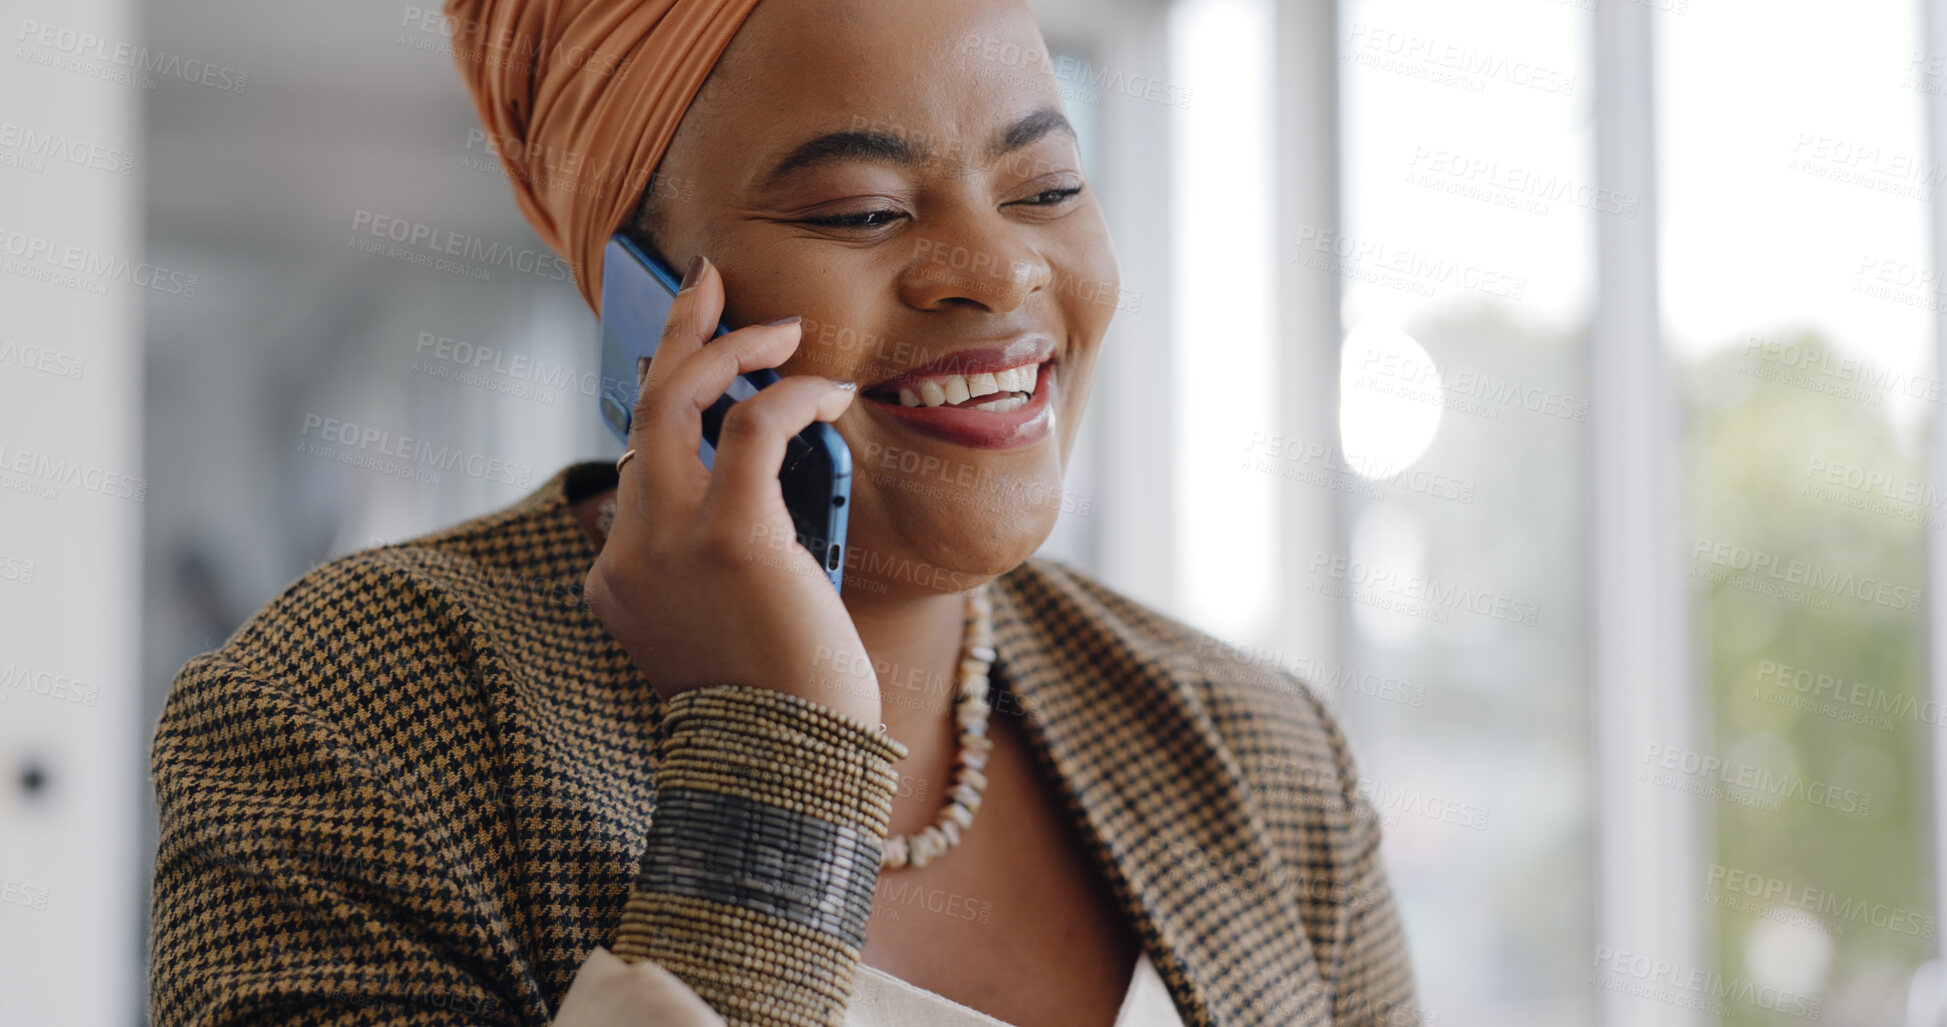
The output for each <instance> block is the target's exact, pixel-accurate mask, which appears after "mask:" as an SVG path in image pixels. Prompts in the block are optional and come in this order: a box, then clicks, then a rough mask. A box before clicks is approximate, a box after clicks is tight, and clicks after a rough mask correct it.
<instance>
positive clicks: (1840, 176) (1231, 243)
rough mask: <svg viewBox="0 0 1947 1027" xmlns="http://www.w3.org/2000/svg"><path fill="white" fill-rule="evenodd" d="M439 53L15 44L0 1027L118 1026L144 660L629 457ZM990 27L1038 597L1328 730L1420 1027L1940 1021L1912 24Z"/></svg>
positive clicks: (144, 864) (332, 26) (107, 7)
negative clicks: (1065, 572) (1106, 227)
mask: <svg viewBox="0 0 1947 1027" xmlns="http://www.w3.org/2000/svg"><path fill="white" fill-rule="evenodd" d="M437 6H438V5H437V4H436V3H434V2H433V0H426V2H425V3H423V4H421V5H417V6H415V5H412V4H400V3H393V2H373V0H356V2H353V3H348V4H339V5H326V6H324V7H317V8H297V7H283V6H279V5H272V6H270V7H255V6H250V5H241V4H234V3H216V4H209V3H190V2H187V0H155V2H153V3H148V4H140V3H135V2H132V0H62V2H58V3H57V2H55V0H21V2H20V3H18V4H15V5H14V6H13V8H12V12H11V13H10V16H9V19H8V24H7V35H8V43H7V46H8V53H7V55H6V56H5V57H4V58H0V87H4V88H0V96H5V97H7V99H6V100H4V101H0V259H4V261H5V264H4V266H0V270H4V271H6V272H7V273H5V274H0V774H4V776H3V777H0V1023H5V1024H22V1025H26V1024H35V1025H41V1024H47V1025H57V1024H87V1025H96V1024H101V1025H125V1024H138V1023H141V1022H143V1020H144V1016H143V1003H144V985H143V974H144V969H145V967H144V957H143V949H144V946H145V942H146V932H147V926H146V918H145V912H146V909H147V904H148V884H149V882H148V874H149V872H150V869H151V859H152V853H153V846H154V839H155V825H154V808H153V804H152V801H151V796H150V794H149V785H148V782H147V780H146V769H147V746H148V743H149V740H150V737H151V735H152V732H153V729H154V723H155V718H156V716H157V713H158V711H159V708H160V704H161V702H162V699H163V697H164V695H165V694H166V690H167V688H168V685H169V682H170V680H171V677H172V676H173V674H174V672H175V670H176V669H177V668H179V667H180V666H181V665H182V663H183V662H184V661H185V660H186V659H188V658H189V657H190V656H192V655H194V654H195V653H198V652H201V651H204V650H206V649H209V648H211V647H214V646H215V645H217V644H219V643H220V642H221V641H222V640H223V639H224V638H225V637H226V636H227V635H228V633H229V632H230V631H231V630H232V629H234V628H235V627H236V625H237V624H238V623H239V622H240V620H241V619H242V618H243V617H245V616H247V615H248V614H249V613H250V612H252V611H253V610H255V609H256V608H257V607H259V606H260V605H261V604H263V603H264V602H265V601H266V600H268V599H269V598H270V597H271V596H273V595H274V594H275V593H276V592H277V591H278V590H280V589H281V588H282V587H283V586H284V585H285V584H287V583H288V582H290V581H291V580H293V579H294V578H296V577H298V576H299V575H301V574H303V573H304V572H305V571H306V570H307V569H309V568H310V567H312V566H314V565H315V564H317V563H318V562H319V561H322V560H325V559H328V558H330V557H332V556H335V555H338V554H342V553H345V552H348V551H350V550H353V549H356V548H360V547H363V546H366V545H370V544H374V543H377V542H383V541H391V540H396V539H400V538H405V537H408V536H410V535H413V534H416V533H420V532H423V531H427V530H430V529H433V528H436V527H440V526H442V525H446V524H449V523H451V522H453V521H456V520H459V519H462V518H465V517H469V516H473V515H476V514H480V513H483V512H486V511H489V510H492V509H495V508H497V507H500V506H503V505H505V504H508V503H511V502H513V501H515V500H516V499H518V498H520V496H522V495H524V494H525V493H526V492H527V491H528V490H529V489H531V488H532V487H534V486H536V485H538V484H539V483H540V482H542V481H544V480H545V479H546V478H547V477H548V476H550V475H551V474H552V473H553V472H554V471H555V470H557V469H559V468H560V467H562V466H564V465H566V464H568V463H570V462H573V461H576V460H581V459H601V458H609V457H612V456H613V455H614V454H615V452H616V449H617V447H616V446H614V444H613V443H612V442H611V441H610V440H609V438H608V437H607V436H606V435H605V433H604V431H603V429H602V428H601V425H600V423H599V421H598V419H597V416H596V412H595V406H594V401H593V399H592V398H591V394H592V386H590V385H589V382H590V380H591V376H592V374H593V372H594V371H595V370H596V367H595V354H596V336H595V331H594V325H593V323H592V320H591V319H590V317H589V315H588V314H587V312H586V310H585V308H584V307H583V305H582V303H581V301H580V299H579V297H578V296H577V295H576V294H575V292H574V290H573V288H572V286H571V285H570V284H569V283H567V282H565V281H562V280H560V279H559V276H558V275H556V274H550V273H549V268H548V265H547V263H546V261H547V260H548V259H549V258H548V257H547V254H546V251H545V248H544V247H543V246H542V244H541V243H539V242H538V241H537V240H536V239H535V238H534V236H533V235H532V234H531V232H530V231H529V230H528V228H527V226H526V224H525V223H524V222H523V221H522V220H521V218H520V217H519V215H518V212H517V211H516V208H515V206H514V204H513V202H512V200H511V198H510V196H509V192H508V187H507V182H506V180H505V178H504V177H503V175H502V173H501V172H500V170H499V169H498V165H497V162H496V160H495V158H494V156H493V154H492V153H491V152H490V151H489V150H488V149H487V148H486V146H485V143H484V140H483V138H482V137H481V136H480V135H479V134H478V133H477V132H476V129H477V123H476V121H475V118H474V113H473V110H472V108H471V105H470V104H469V102H468V101H467V98H466V97H465V95H464V93H463V92H462V89H461V86H460V84H459V80H458V77H457V75H456V73H455V70H454V67H453V63H452V58H451V56H450V48H449V41H448V40H447V39H446V38H445V37H444V36H443V35H442V33H441V32H440V30H439V27H438V22H437V19H436V18H434V17H433V15H432V13H431V12H432V11H434V10H435V9H436V8H437ZM1036 6H1037V8H1038V9H1039V10H1040V11H1041V13H1042V15H1043V18H1044V24H1045V25H1046V27H1047V30H1048V35H1049V38H1050V41H1051V43H1052V44H1053V45H1054V47H1055V49H1056V50H1057V51H1058V53H1059V54H1060V55H1061V56H1062V57H1063V58H1064V59H1063V60H1062V61H1061V62H1060V64H1059V68H1060V69H1061V74H1062V79H1063V89H1064V95H1065V97H1066V99H1067V106H1068V110H1069V113H1070V115H1071V117H1072V118H1073V120H1074V121H1075V122H1076V123H1077V125H1078V127H1079V128H1080V129H1081V132H1082V136H1083V141H1084V148H1085V160H1086V161H1087V163H1088V165H1089V168H1090V173H1091V179H1092V182H1093V184H1094V186H1095V188H1096V189H1097V190H1098V191H1099V193H1100V195H1101V196H1102V198H1103V202H1104V205H1105V208H1106V210H1107V213H1108V215H1109V217H1110V219H1111V227H1112V230H1113V231H1114V234H1115V237H1116V240H1117V244H1118V250H1119V252H1120V254H1121V257H1122V262H1123V263H1122V271H1123V284H1124V287H1125V290H1126V291H1125V295H1124V297H1123V302H1122V304H1121V305H1122V308H1123V309H1122V311H1121V312H1120V314H1119V315H1118V318H1117V321H1116V324H1115V327H1114V328H1113V330H1112V334H1111V338H1110V340H1109V347H1110V348H1109V351H1108V353H1107V354H1106V355H1105V359H1104V361H1103V364H1102V367H1101V371H1100V375H1101V377H1100V379H1099V381H1098V383H1097V385H1096V391H1095V398H1094V400H1093V402H1092V405H1091V408H1090V412H1089V420H1088V422H1087V424H1086V425H1085V438H1084V440H1083V442H1082V444H1081V447H1080V450H1079V454H1078V460H1077V463H1076V466H1075V468H1074V476H1073V478H1072V480H1071V481H1070V482H1069V486H1070V488H1071V490H1072V491H1073V492H1074V493H1075V494H1077V495H1079V496H1086V497H1088V498H1089V502H1088V503H1087V504H1086V506H1085V508H1084V507H1082V506H1080V505H1077V508H1076V509H1074V510H1073V511H1071V513H1069V514H1067V515H1064V518H1063V521H1062V524H1061V526H1060V528H1059V530H1058V531H1057V533H1056V536H1055V537H1054V538H1053V539H1051V541H1050V544H1049V548H1048V553H1049V555H1051V556H1055V557H1058V558H1061V559H1066V560H1070V561H1073V562H1075V563H1077V564H1079V565H1081V566H1083V567H1085V568H1087V569H1089V570H1090V571H1092V572H1094V573H1095V574H1097V575H1099V576H1100V577H1101V578H1102V579H1104V580H1105V581H1107V582H1108V583H1110V584H1111V585H1112V586H1114V587H1117V588H1119V589H1122V590H1124V591H1126V592H1128V593H1129V594H1131V595H1133V596H1135V597H1137V598H1139V599H1141V600H1142V601H1144V602H1147V603H1149V604H1151V605H1153V606H1155V607H1157V608H1159V609H1161V610H1163V611H1166V612H1168V613H1170V614H1172V615H1173V616H1176V617H1178V618H1180V619H1182V620H1185V621H1187V622H1189V623H1192V624H1195V625H1197V626H1199V627H1201V628H1203V629H1205V630H1207V631H1209V632H1211V633H1212V634H1214V635H1216V636H1218V637H1219V638H1221V639H1224V640H1225V641H1226V642H1227V643H1230V644H1229V645H1228V646H1226V647H1225V648H1224V649H1223V650H1222V651H1216V652H1212V653H1209V654H1205V664H1206V667H1207V668H1208V669H1209V671H1210V672H1211V673H1212V674H1224V675H1232V676H1235V677H1236V678H1237V679H1238V680H1248V679H1250V677H1251V675H1252V674H1253V673H1254V672H1262V671H1264V670H1266V669H1271V668H1277V669H1284V670H1289V671H1292V672H1294V673H1297V674H1299V675H1300V676H1302V677H1305V678H1306V679H1308V680H1310V681H1312V682H1313V683H1314V684H1315V685H1316V686H1317V687H1318V689H1319V690H1320V692H1321V693H1323V694H1324V695H1325V696H1326V698H1327V699H1328V701H1330V702H1331V704H1332V705H1333V707H1334V709H1335V710H1336V711H1337V713H1338V715H1339V717H1340V718H1341V720H1342V722H1343V724H1344V725H1345V727H1346V729H1347V731H1348V733H1349V734H1350V735H1351V737H1352V740H1353V744H1354V748H1355V751H1356V753H1357V755H1358V757H1359V759H1360V769H1361V772H1362V775H1363V778H1364V784H1363V787H1364V789H1365V792H1366V794H1367V795H1368V797H1369V798H1370V799H1371V801H1372V804H1373V806H1374V808H1375V810H1376V811H1377V815H1378V816H1379V818H1380V820H1381V822H1382V825H1383V830H1384V832H1385V858H1386V861H1387V865H1388V867H1389V869H1390V871H1391V875H1392V881H1393V883H1394V885H1395V888H1396V889H1397V892H1398V896H1399V900H1400V908H1401V910H1402V911H1403V916H1404V919H1405V924H1406V928H1407V931H1408V935H1409V940H1410V944H1411V947H1412V950H1413V956H1414V960H1415V963H1416V966H1417V970H1418V975H1419V982H1420V988H1421V993H1422V999H1423V1004H1424V1006H1425V1010H1426V1016H1427V1019H1428V1022H1430V1023H1435V1024H1440V1025H1465V1024H1493V1025H1534V1027H1541V1025H1550V1027H1553V1025H1560V1024H1596V1023H1602V1024H1612V1025H1624V1024H1707V1023H1719V1022H1721V1023H1730V1024H1771V1023H1791V1022H1801V1021H1807V1020H1811V1021H1817V1022H1823V1023H1831V1024H1861V1025H1900V1027H1917V1025H1935V1024H1941V1023H1947V1019H1943V1017H1944V1016H1947V1013H1944V1012H1943V1010H1947V970H1943V964H1942V962H1941V958H1940V957H1941V942H1940V938H1939V931H1938V930H1937V926H1938V917H1939V914H1940V911H1941V906H1942V892H1941V888H1940V884H1941V881H1942V877H1943V874H1944V873H1947V850H1943V847H1942V846H1941V844H1940V842H1939V838H1940V834H1939V830H1940V826H1941V824H1942V823H1943V818H1942V812H1943V803H1947V789H1943V788H1942V787H1941V782H1942V781H1943V780H1947V777H1944V776H1943V775H1944V774H1947V772H1943V771H1941V770H1940V769H1938V768H1940V767H1941V765H1942V764H1941V763H1940V761H1939V760H1938V758H1937V754H1938V751H1939V750H1940V746H1941V744H1942V743H1943V742H1947V715H1943V706H1942V703H1943V701H1947V673H1943V668H1942V662H1943V661H1942V659H1941V657H1940V656H1939V655H1937V653H1936V648H1935V647H1934V646H1933V645H1932V644H1931V641H1932V640H1933V639H1935V638H1940V637H1943V635H1942V632H1943V631H1947V613H1943V612H1942V611H1943V607H1942V606H1941V605H1940V604H1935V603H1933V602H1932V601H1931V600H1932V598H1933V596H1934V595H1935V594H1936V589H1937V588H1938V586H1939V585H1940V584H1941V582H1942V579H1943V578H1947V558H1943V556H1942V552H1943V550H1942V546H1941V542H1942V539H1943V535H1942V530H1943V525H1944V524H1947V509H1943V507H1944V506H1947V480H1943V473H1947V447H1943V445H1942V444H1941V440H1942V437H1943V436H1942V434H1941V433H1942V432H1944V431H1947V427H1944V426H1943V424H1944V422H1943V419H1942V418H1941V417H1939V416H1938V413H1939V405H1940V403H1941V401H1942V391H1943V390H1942V386H1941V375H1942V373H1943V372H1942V370H1941V367H1940V352H1941V339H1942V333H1941V323H1940V314H1939V311H1940V308H1941V300H1942V297H1943V295H1947V290H1943V288H1942V282H1941V278H1940V272H1939V269H1940V268H1941V267H1942V266H1943V259H1942V247H1943V238H1947V237H1944V236H1943V233H1942V231H1941V226H1942V224H1943V220H1942V217H1943V215H1942V210H1943V202H1942V201H1943V193H1942V188H1941V187H1942V184H1943V182H1944V181H1947V161H1943V159H1942V156H1941V155H1942V154H1943V152H1947V150H1944V148H1943V141H1947V113H1943V112H1947V24H1943V23H1944V22H1947V19H1944V18H1943V14H1947V11H1944V10H1943V7H1947V5H1943V4H1941V3H1938V2H1927V0H1919V2H1916V0H1867V2H1862V3H1856V4H1849V5H1844V6H1837V5H1831V4H1812V3H1806V2H1802V0H1786V2H1775V3H1759V2H1757V0H1601V2H1598V0H1342V2H1340V3H1337V4H1336V5H1335V4H1333V3H1330V2H1318V0H1116V2H1113V3H1111V2H1110V0H1037V3H1036ZM90 40H92V41H93V42H90ZM118 48H120V49H118ZM131 49H133V50H135V51H136V52H137V53H141V54H146V55H148V58H158V59H154V60H148V63H149V66H150V68H152V69H153V70H144V68H143V67H142V65H143V63H144V61H145V60H147V58H144V57H136V58H130V57H128V56H127V52H128V50H131ZM374 218H397V219H403V220H406V221H410V222H413V223H416V224H421V225H427V226H431V227H432V228H434V229H436V230H438V231H441V232H450V233H457V234H461V235H466V236H470V237H475V238H478V239H480V240H482V242H483V243H485V244H488V245H500V246H504V247H507V248H509V249H510V250H511V251H512V252H513V253H515V254H517V255H519V256H518V257H517V259H516V260H515V261H514V262H513V263H514V264H515V266H512V267H509V266H500V265H496V266H492V267H479V268H474V269H472V270H467V269H464V268H462V269H461V270H460V271H459V272H458V273H456V272H455V271H454V270H452V269H442V268H438V267H429V266H425V265H424V264H422V263H417V262H413V261H411V260H402V259H396V258H395V257H393V256H388V255H386V254H383V253H379V254H374V253H368V252H365V251H363V250H362V249H360V248H359V247H358V246H357V245H355V243H356V242H357V241H358V240H359V239H361V238H369V236H366V235H362V234H361V228H362V226H363V225H364V224H367V223H369V222H370V221H371V219H374ZM50 246H51V247H52V249H50V248H49V247H50ZM77 247H78V248H79V249H80V251H81V252H82V254H83V255H82V256H81V257H78V258H76V257H72V254H73V253H74V252H75V251H74V249H73V248H77ZM50 252H51V253H53V254H54V256H53V257H52V258H51V259H50V258H49V257H48V254H49V253H50ZM118 262H120V263H119V264H118ZM481 272H484V275H483V274H481ZM488 353H491V354H494V355H493V356H485V355H483V354H488ZM517 358H519V359H518V362H517ZM326 421H331V422H336V423H348V424H353V425H358V426H360V429H361V430H362V429H364V428H373V429H377V430H378V431H381V432H387V433H390V434H391V435H392V436H412V437H414V438H421V439H426V440H429V441H431V442H432V443H433V444H435V445H436V446H437V445H455V446H462V447H466V448H469V449H471V450H476V451H478V452H480V453H481V454H483V455H484V456H486V457H488V458H491V459H494V460H498V461H500V462H501V464H502V465H504V466H507V467H509V468H512V469H513V473H511V474H509V475H505V476H474V477H469V476H466V475H463V474H454V473H450V472H449V473H445V474H441V475H439V476H438V480H437V481H429V480H423V479H425V478H427V477H429V476H428V475H423V474H415V473H413V472H414V468H412V467H410V466H403V467H402V466H398V464H399V462H397V461H392V462H389V463H388V462H387V461H385V460H383V459H380V460H378V461H376V464H377V465H378V466H376V467H375V466H363V465H360V464H358V463H355V462H347V461H348V460H352V461H356V460H357V459H358V458H359V457H360V454H359V453H358V452H357V449H356V447H347V446H343V445H340V444H338V443H336V442H334V441H332V440H330V439H327V438H323V437H322V436H323V434H324V433H323V424H324V423H325V422H326ZM495 477H513V478H516V479H517V481H516V483H515V484H507V483H505V482H504V481H500V480H494V478H495Z"/></svg>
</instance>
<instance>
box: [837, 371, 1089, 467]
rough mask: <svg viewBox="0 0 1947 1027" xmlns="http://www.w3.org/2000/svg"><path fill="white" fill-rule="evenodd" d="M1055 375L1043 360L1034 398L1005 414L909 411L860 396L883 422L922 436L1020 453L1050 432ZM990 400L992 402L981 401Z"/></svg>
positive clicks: (970, 410) (964, 410)
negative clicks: (887, 420)
mask: <svg viewBox="0 0 1947 1027" xmlns="http://www.w3.org/2000/svg"><path fill="white" fill-rule="evenodd" d="M1057 379H1058V376H1057V375H1056V374H1055V362H1054V361H1053V360H1045V361H1042V362H1041V363H1040V364H1038V365H1036V367H1035V378H1034V394H1033V395H1032V396H1030V397H1028V401H1027V402H1026V403H1023V404H1021V405H1020V406H1018V407H1016V408H1014V409H1013V410H1008V411H1005V412H1001V411H994V410H976V409H974V408H973V407H972V406H971V405H969V406H965V407H953V406H940V407H909V406H901V405H900V404H899V403H898V402H897V401H888V400H884V399H880V398H878V397H876V396H864V395H861V396H860V397H859V399H860V400H862V401H864V402H866V403H869V404H871V406H870V407H869V409H871V410H873V411H874V412H876V413H878V414H879V415H880V416H881V417H885V418H888V419H890V420H892V421H894V422H896V423H898V424H899V425H901V426H903V427H905V428H909V429H911V430H913V431H915V432H918V433H919V434H921V435H926V436H929V437H931V438H936V439H939V440H941V441H943V442H952V443H957V444H959V445H962V446H971V447H973V448H975V449H1018V448H1020V447H1022V446H1032V445H1034V444H1035V443H1037V442H1040V441H1041V440H1042V439H1044V438H1046V437H1048V434H1049V433H1050V432H1051V431H1052V430H1053V429H1054V424H1055V408H1054V404H1053V403H1052V402H1051V398H1052V397H1051V395H1050V394H1051V393H1053V392H1054V390H1055V387H1056V381H1057ZM981 398H982V399H987V400H991V399H994V398H996V397H993V396H984V397H981Z"/></svg>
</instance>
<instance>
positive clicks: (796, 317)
mask: <svg viewBox="0 0 1947 1027" xmlns="http://www.w3.org/2000/svg"><path fill="white" fill-rule="evenodd" d="M802 320H804V315H803V314H792V315H790V316H789V317H780V318H778V319H777V320H775V321H766V322H764V327H766V328H776V327H777V326H778V325H794V324H797V323H798V322H800V321H802Z"/></svg>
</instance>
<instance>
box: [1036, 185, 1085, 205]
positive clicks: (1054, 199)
mask: <svg viewBox="0 0 1947 1027" xmlns="http://www.w3.org/2000/svg"><path fill="white" fill-rule="evenodd" d="M1081 191H1082V187H1081V186H1075V187H1074V188H1072V189H1050V190H1048V191H1046V192H1040V193H1035V194H1034V195H1033V196H1030V197H1028V198H1027V199H1025V200H1022V201H1021V202H1023V203H1032V204H1034V205H1035V206H1038V207H1051V206H1054V205H1055V204H1057V203H1060V202H1061V201H1063V200H1066V199H1068V198H1069V197H1070V196H1076V195H1079V194H1080V193H1081Z"/></svg>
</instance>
